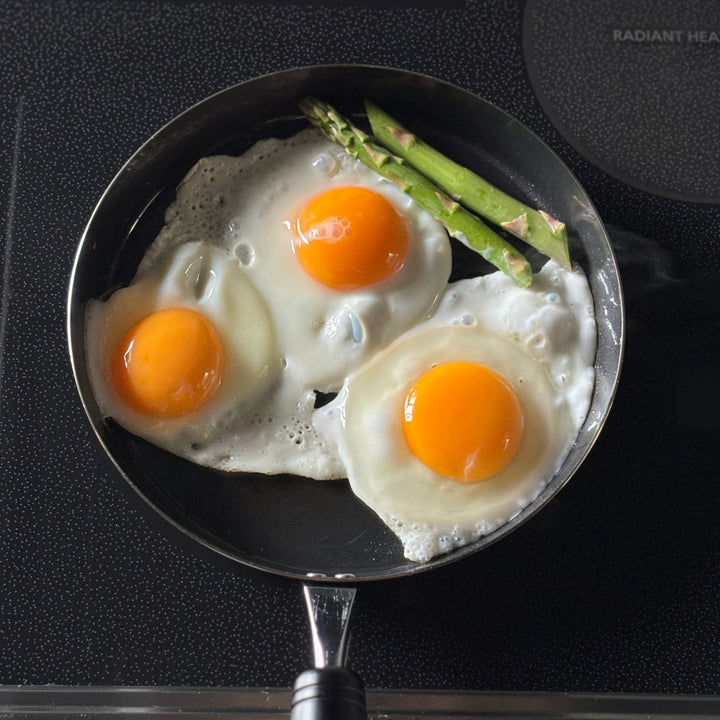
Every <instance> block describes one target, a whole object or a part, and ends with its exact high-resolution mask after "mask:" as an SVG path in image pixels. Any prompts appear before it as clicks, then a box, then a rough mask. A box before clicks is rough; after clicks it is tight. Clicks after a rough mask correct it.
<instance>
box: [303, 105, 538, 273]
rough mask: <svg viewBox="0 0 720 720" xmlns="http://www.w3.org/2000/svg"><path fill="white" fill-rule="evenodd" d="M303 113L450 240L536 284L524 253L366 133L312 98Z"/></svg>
mask: <svg viewBox="0 0 720 720" xmlns="http://www.w3.org/2000/svg"><path fill="white" fill-rule="evenodd" d="M300 109H301V110H302V112H303V113H305V115H306V116H307V117H308V119H309V120H310V122H311V123H312V124H313V125H315V126H316V127H318V128H320V130H321V131H322V132H323V134H324V135H325V136H326V137H328V138H329V139H330V140H333V141H334V142H337V143H339V144H340V145H342V146H343V147H344V148H345V150H346V151H347V152H348V153H349V154H350V155H352V156H353V157H355V158H357V159H358V160H360V161H362V162H363V163H364V164H365V165H367V166H368V167H370V168H371V169H373V170H375V171H376V172H377V173H379V174H380V175H382V176H383V177H385V178H387V179H388V180H390V181H392V182H393V183H395V184H396V185H397V186H398V187H400V188H401V189H402V190H403V191H404V192H406V193H407V194H408V195H409V196H410V197H412V198H413V199H414V200H415V201H416V202H417V203H418V205H420V206H421V207H422V208H424V209H425V210H427V211H428V212H429V213H430V214H431V215H433V217H435V218H436V219H437V220H438V221H439V222H441V223H442V224H443V225H444V226H445V228H446V229H447V231H448V233H449V234H450V235H452V236H453V237H456V238H459V239H460V240H466V241H467V244H468V245H469V246H470V247H472V248H473V249H474V250H476V251H477V252H478V253H479V254H480V255H481V256H482V257H483V258H485V259H486V260H487V261H488V262H490V263H492V264H493V265H494V266H495V267H497V268H498V269H499V270H502V271H503V272H504V273H506V274H507V275H509V276H510V277H512V278H513V280H514V281H515V282H516V283H517V284H518V285H519V286H521V287H528V286H529V285H530V284H531V283H532V269H531V267H530V263H529V262H528V261H527V260H526V259H525V257H524V256H523V255H522V253H520V252H519V251H518V250H516V249H515V248H514V247H513V246H512V245H510V244H509V243H508V242H507V241H506V240H504V239H503V238H502V237H500V236H499V235H498V234H497V233H495V232H494V231H493V230H492V229H491V228H489V227H488V226H487V225H486V224H485V223H484V222H483V221H482V220H480V219H479V218H478V217H476V216H475V215H473V214H472V213H470V212H468V211H467V210H466V209H465V208H463V207H462V206H461V205H460V204H459V203H457V202H456V201H455V200H453V199H452V198H450V197H448V196H447V195H446V194H445V193H443V192H442V191H441V190H440V189H439V188H437V187H436V186H435V185H434V184H433V183H432V182H430V181H429V180H428V179H427V178H425V177H424V176H423V175H422V174H421V173H419V172H418V171H417V170H415V169H414V168H413V167H412V166H411V165H409V164H407V163H406V162H404V161H403V160H402V159H401V158H399V157H396V156H394V155H392V154H391V153H389V152H388V151H387V150H386V149H385V148H383V147H381V146H379V145H377V144H375V143H374V142H372V140H371V138H370V137H369V136H368V135H367V134H366V133H365V132H363V131H362V130H360V129H359V128H357V127H355V126H354V125H352V124H351V123H350V121H348V120H347V119H346V118H344V117H343V116H342V115H341V114H340V113H339V112H338V111H337V110H336V109H335V108H334V107H332V106H331V105H328V104H327V103H325V102H322V101H321V100H317V99H316V98H309V97H308V98H304V99H303V100H301V101H300Z"/></svg>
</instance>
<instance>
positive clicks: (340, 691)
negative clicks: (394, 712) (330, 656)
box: [290, 667, 367, 720]
mask: <svg viewBox="0 0 720 720" xmlns="http://www.w3.org/2000/svg"><path fill="white" fill-rule="evenodd" d="M290 720H367V709H366V706H365V687H364V685H363V682H362V680H361V679H360V677H359V676H358V675H356V674H355V673H354V672H352V671H350V670H348V669H347V668H344V667H326V668H314V669H312V670H306V671H305V672H303V673H301V674H300V675H299V676H298V678H297V680H295V685H294V687H293V696H292V708H291V710H290Z"/></svg>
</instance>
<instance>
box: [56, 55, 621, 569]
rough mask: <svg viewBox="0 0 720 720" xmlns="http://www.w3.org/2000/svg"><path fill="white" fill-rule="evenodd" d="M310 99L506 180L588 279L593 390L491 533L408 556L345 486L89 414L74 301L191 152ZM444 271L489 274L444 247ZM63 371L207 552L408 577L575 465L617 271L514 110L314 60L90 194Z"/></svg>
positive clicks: (167, 509)
mask: <svg viewBox="0 0 720 720" xmlns="http://www.w3.org/2000/svg"><path fill="white" fill-rule="evenodd" d="M305 95H315V96H318V97H321V98H323V99H326V100H328V101H329V102H331V103H333V104H336V105H337V106H338V107H339V108H340V109H341V110H343V111H344V112H345V113H346V114H348V115H351V116H353V117H355V118H356V119H357V120H358V121H359V122H360V123H362V120H363V118H362V101H363V99H364V98H370V99H373V100H374V101H375V102H377V103H378V104H379V105H381V106H383V107H385V108H386V109H387V110H388V111H390V112H391V113H393V114H395V115H396V116H398V117H400V118H405V119H407V120H406V121H407V122H408V123H409V122H412V125H413V127H414V128H415V129H416V130H417V132H418V134H421V135H422V136H424V137H425V138H426V139H428V140H429V141H430V142H431V143H433V144H435V145H436V146H437V147H438V148H439V149H441V150H444V151H445V152H447V153H448V154H449V155H451V156H454V157H458V158H462V159H463V163H464V164H466V165H468V166H470V167H471V168H473V169H475V170H476V171H477V172H479V173H480V174H482V175H484V176H485V177H487V178H488V179H489V180H490V181H491V182H493V183H495V184H497V185H498V186H500V187H501V188H503V189H504V190H506V191H508V192H510V193H511V194H513V195H516V196H518V197H520V198H522V199H525V200H526V201H528V202H529V203H530V204H533V205H536V206H539V207H543V208H545V209H547V210H548V211H549V212H550V213H551V214H553V215H555V216H556V217H560V218H563V219H565V221H566V222H567V224H568V226H569V228H570V236H571V237H570V242H571V252H572V254H573V257H574V258H575V259H577V260H579V261H580V262H581V263H582V264H583V266H584V268H585V270H586V272H587V273H588V277H589V279H590V282H591V288H592V292H593V296H594V299H595V303H596V309H597V316H598V354H597V361H596V374H597V378H598V380H597V387H596V391H595V395H594V398H593V402H592V406H591V409H590V413H589V416H588V420H587V421H586V423H585V425H584V427H583V429H582V430H581V433H580V436H579V438H578V441H577V443H576V446H575V447H574V449H573V450H572V452H571V454H570V456H569V457H568V458H567V460H566V461H565V463H564V465H563V466H562V468H561V469H560V472H559V473H558V474H557V475H556V476H555V477H554V478H553V479H552V480H551V481H550V482H549V483H548V485H547V487H546V488H545V490H544V492H543V493H542V494H541V496H540V497H539V498H538V500H536V501H535V502H534V503H533V504H532V505H531V506H529V507H528V508H526V509H525V510H523V511H522V512H521V513H519V515H518V516H516V517H515V518H514V519H513V520H511V521H510V522H509V523H507V524H506V525H505V526H503V527H501V528H500V529H498V530H497V531H496V532H495V533H493V534H492V535H489V536H487V537H485V538H481V539H480V540H478V541H477V542H475V543H473V544H471V545H468V546H467V547H465V548H461V549H459V550H456V551H454V552H453V553H451V554H450V555H447V556H441V557H438V558H435V559H434V560H432V561H431V562H429V563H426V564H423V565H418V564H416V563H412V562H410V561H408V560H406V559H405V558H404V557H403V553H402V547H401V546H400V543H399V542H398V541H397V540H396V538H395V536H394V535H393V534H392V533H391V531H390V530H389V529H388V528H387V527H386V526H385V525H384V524H383V523H382V522H381V521H380V520H379V519H378V518H377V517H376V516H375V514H374V513H373V512H372V511H370V510H369V509H368V508H366V507H365V506H364V505H363V504H362V503H360V502H359V501H358V500H356V499H355V497H354V496H353V494H352V492H351V491H350V489H349V487H348V485H347V482H345V481H340V482H317V481H313V480H309V479H306V478H299V477H291V476H272V477H268V476H264V475H257V474H241V475H238V474H229V473H222V472H218V471H213V470H208V469H206V468H201V467H198V466H197V465H194V464H192V463H189V462H186V461H184V460H181V459H179V458H177V457H175V456H173V455H171V454H169V453H166V452H164V451H162V450H159V449H158V448H156V447H154V446H152V445H150V444H148V443H146V442H144V441H143V440H141V439H139V438H137V437H135V436H133V435H131V434H130V433H128V432H126V431H125V430H123V429H122V428H120V427H119V426H117V425H116V424H114V423H113V422H112V421H111V420H106V419H104V418H102V417H101V416H100V413H99V411H98V409H97V405H96V403H95V400H94V397H93V394H92V391H91V389H90V385H89V381H88V375H87V368H86V365H85V352H84V314H85V307H86V304H87V302H88V301H89V300H90V299H93V298H100V297H104V296H107V295H108V294H109V293H110V292H112V290H114V289H115V288H117V287H120V286H122V285H124V284H126V283H127V282H128V281H129V280H130V279H131V278H132V276H133V275H134V272H135V269H136V268H137V265H138V263H139V260H140V258H141V257H142V254H143V252H144V250H145V249H146V248H147V246H148V245H149V244H150V243H151V242H152V240H153V239H154V238H155V236H156V235H157V232H158V231H159V230H160V228H161V226H162V223H163V217H164V211H165V209H166V208H167V207H168V205H169V204H170V202H172V199H173V197H174V188H175V187H176V185H177V184H178V182H179V181H180V180H181V179H182V177H183V176H184V174H185V173H186V172H187V171H188V170H189V169H190V168H191V167H192V166H193V165H194V163H195V162H196V161H197V160H198V159H199V158H201V157H203V156H207V155H211V154H217V153H228V154H237V153H242V152H243V151H244V150H246V149H247V148H249V147H250V146H251V145H252V144H253V142H255V141H256V140H259V139H262V138H265V137H270V136H276V137H286V136H289V135H292V134H294V133H295V132H297V131H298V130H300V129H301V128H303V127H306V122H305V121H304V119H302V118H301V117H300V114H299V113H298V110H297V101H298V100H299V99H300V98H302V97H304V96H305ZM454 253H455V255H454V269H453V277H452V279H457V278H459V277H463V276H471V275H476V274H480V273H483V272H487V271H488V267H487V266H485V265H484V263H483V262H482V261H481V260H480V259H479V258H478V257H477V256H476V255H474V254H473V253H471V252H469V251H466V250H464V249H463V248H461V247H459V248H456V249H455V250H454ZM68 332H69V342H70V353H71V359H72V362H73V369H74V372H75V377H76V381H77V385H78V389H79V392H80V395H81V399H82V401H83V404H84V406H85V409H86V412H87V414H88V417H89V419H90V421H91V424H92V426H93V428H94V430H95V432H96V434H97V436H98V438H99V440H100V442H101V444H102V445H103V447H104V448H105V450H106V451H107V453H108V455H109V456H110V458H111V459H112V460H113V462H114V463H115V465H116V466H117V468H118V470H119V471H120V473H121V474H122V475H123V477H124V478H125V480H126V481H127V482H128V483H129V484H130V485H131V486H132V487H133V488H134V489H135V490H136V491H137V493H138V495H139V496H140V498H142V500H143V501H145V502H147V503H148V504H149V505H150V506H151V507H152V508H153V509H154V510H155V511H156V513H155V515H156V516H157V517H162V518H164V521H169V522H170V523H172V524H173V525H175V526H176V527H177V528H179V529H181V530H182V531H183V532H184V533H186V534H187V535H188V536H190V537H191V538H192V539H193V540H196V541H198V542H200V543H202V544H204V545H205V546H207V547H209V548H211V549H212V550H214V551H216V552H219V553H221V554H223V555H225V556H227V557H229V558H231V559H232V560H236V561H238V562H240V563H244V564H246V565H250V566H253V567H257V568H259V569H262V570H268V571H271V572H274V573H278V574H281V575H287V576H291V577H298V578H306V577H308V576H309V575H310V576H313V577H320V578H325V577H327V578H328V579H329V580H332V581H334V582H338V581H346V580H347V581H357V580H368V579H376V578H383V577H394V576H400V575H406V574H410V573H414V572H418V571H421V570H426V569H429V568H432V567H436V566H438V565H441V564H444V563H446V562H450V561H454V560H456V559H459V558H461V557H464V556H466V555H467V554H469V553H472V552H475V551H477V550H478V549H480V548H481V547H484V546H485V545H487V544H488V543H490V542H493V541H495V540H497V539H499V538H500V537H502V536H504V535H505V534H506V533H507V532H509V531H510V530H512V529H513V528H514V527H516V526H517V525H518V524H519V523H520V522H522V521H523V520H524V519H525V518H527V517H528V516H529V515H531V514H532V513H533V512H535V510H536V509H537V508H539V507H540V506H542V505H543V504H544V503H545V502H546V501H547V500H548V499H549V498H550V497H551V496H552V495H553V494H554V493H555V492H556V491H557V490H558V489H559V488H560V487H561V486H562V485H563V484H564V483H565V482H566V481H567V480H568V479H569V477H570V476H571V475H572V474H573V472H574V471H575V469H576V468H577V466H578V465H579V464H580V463H581V462H582V460H583V459H584V457H585V455H586V454H587V452H588V451H589V449H590V447H591V446H592V444H593V442H594V440H595V438H596V437H597V434H598V433H599V432H600V429H601V427H602V424H603V422H604V419H605V416H606V415H607V412H608V410H609V408H610V405H611V403H612V398H613V394H614V391H615V386H616V382H617V376H618V372H619V368H620V363H621V355H622V342H623V308H622V294H621V289H620V282H619V278H618V275H617V268H616V266H615V261H614V258H613V254H612V250H611V248H610V245H609V242H608V239H607V236H606V233H605V231H604V228H603V226H602V223H601V222H600V220H599V218H598V217H597V214H596V213H595V211H594V209H593V207H592V204H591V202H590V200H589V199H588V198H587V196H586V194H585V192H584V191H583V189H582V188H581V187H580V185H579V184H578V182H577V181H576V180H575V178H574V177H573V176H572V174H571V173H570V172H569V171H568V170H567V168H566V167H565V166H564V165H563V164H562V163H561V161H560V160H559V159H558V158H557V157H556V156H555V155H554V154H553V153H552V152H551V151H550V150H549V149H548V148H547V147H546V146H545V145H544V144H543V143H542V142H541V141H539V140H538V139H537V138H536V137H535V136H534V135H533V134H532V133H530V132H529V131H528V130H526V129H525V128H524V127H523V126H522V125H520V124H519V123H518V122H517V121H515V120H513V119H512V118H511V117H509V116H508V115H506V114H505V113H504V112H502V111H500V110H499V109H497V108H496V107H494V106H492V105H490V104H489V103H487V102H485V101H483V100H481V99H479V98H477V97H476V96H474V95H472V94H471V93H468V92H467V91H464V90H462V89H459V88H457V87H455V86H452V85H449V84H447V83H445V82H442V81H439V80H435V79H433V78H429V77H426V76H423V75H417V74H413V73H407V72H404V71H400V70H391V69H386V68H376V67H367V66H320V67H312V68H300V69H296V70H290V71H285V72H281V73H276V74H273V75H268V76H264V77H261V78H258V79H255V80H252V81H249V82H247V83H243V84H241V85H237V86H234V87H231V88H229V89H227V90H225V91H222V92H221V93H218V94H217V95H214V96H212V97H210V98H208V99H207V100H205V101H203V102H201V103H199V104H198V105H196V106H194V107H192V108H190V109H189V110H188V111H186V112H185V113H183V114H182V115H180V116H178V117H177V118H176V119H174V120H173V121H171V122H170V123H169V124H168V125H166V126H165V127H164V128H162V129H161V130H160V131H159V132H158V133H156V134H155V135H154V136H153V137H151V138H150V139H149V140H148V141H147V143H146V144H145V145H143V146H142V147H141V148H140V149H139V150H138V151H137V152H136V154H135V155H134V156H133V157H132V158H131V159H130V160H129V161H128V162H127V163H126V165H125V166H124V167H123V168H122V169H121V170H120V172H119V173H118V175H117V176H116V177H115V179H114V180H113V182H112V183H111V184H110V186H109V187H108V189H107V190H106V192H105V194H104V195H103V197H102V198H101V200H100V201H99V203H98V205H97V207H96V209H95V211H94V213H93V215H92V217H91V219H90V221H89V223H88V226H87V228H86V231H85V233H84V235H83V238H82V241H81V243H80V246H79V248H78V252H77V256H76V262H75V268H74V271H73V277H72V280H71V286H70V293H69V305H68Z"/></svg>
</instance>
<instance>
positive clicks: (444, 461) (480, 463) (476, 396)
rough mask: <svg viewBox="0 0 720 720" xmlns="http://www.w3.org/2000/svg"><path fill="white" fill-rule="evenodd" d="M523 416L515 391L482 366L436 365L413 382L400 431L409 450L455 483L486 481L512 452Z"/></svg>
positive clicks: (505, 463)
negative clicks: (403, 434)
mask: <svg viewBox="0 0 720 720" xmlns="http://www.w3.org/2000/svg"><path fill="white" fill-rule="evenodd" d="M523 427H524V420H523V414H522V409H521V407H520V402H519V401H518V398H517V396H516V394H515V391H514V390H513V389H512V387H510V385H509V383H508V382H507V381H506V380H505V379H504V378H503V377H501V376H500V375H498V374H497V373H496V372H494V371H493V370H490V368H487V367H485V366H484V365H479V364H477V363H472V362H464V361H461V362H449V363H444V364H442V365H438V366H436V367H434V368H432V369H431V370H429V371H428V372H426V373H425V374H424V375H422V376H421V377H420V379H419V380H418V381H417V382H416V383H415V385H413V387H412V388H411V390H410V392H409V393H408V394H407V397H406V399H405V406H404V422H403V430H404V433H405V439H406V441H407V443H408V446H409V447H410V449H411V451H412V452H413V454H414V455H415V456H416V457H417V458H418V459H419V460H421V461H422V462H423V463H425V465H427V466H428V467H430V468H431V469H433V470H435V472H437V473H439V474H441V475H444V476H445V477H448V478H451V479H453V480H457V481H459V482H477V481H480V480H486V479H487V478H489V477H492V476H493V475H495V474H496V473H498V472H500V470H502V469H503V468H504V467H505V466H506V465H507V464H508V463H509V462H510V461H511V460H512V459H513V457H514V456H515V453H516V452H517V450H518V448H519V447H520V442H521V440H522V435H523Z"/></svg>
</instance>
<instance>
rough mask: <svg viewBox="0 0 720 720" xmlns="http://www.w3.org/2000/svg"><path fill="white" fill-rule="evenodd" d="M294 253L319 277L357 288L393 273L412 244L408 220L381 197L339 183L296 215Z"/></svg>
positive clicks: (338, 285) (340, 286)
mask: <svg viewBox="0 0 720 720" xmlns="http://www.w3.org/2000/svg"><path fill="white" fill-rule="evenodd" d="M294 230H295V233H296V235H297V241H296V242H295V243H294V247H295V251H296V253H297V256H298V258H299V259H300V262H301V264H302V266H303V267H304V268H305V270H306V271H307V272H308V273H309V274H310V275H311V276H312V277H314V278H315V279H316V280H319V281H320V282H321V283H323V284H325V285H328V286H329V287H331V288H335V289H336V290H354V289H357V288H360V287H365V286H367V285H372V284H374V283H377V282H379V281H381V280H384V279H385V278H387V277H389V276H390V275H392V274H393V273H394V272H396V271H397V270H398V269H399V268H400V267H401V266H402V264H403V263H404V261H405V255H406V254H407V248H408V230H407V226H406V224H405V220H404V218H403V217H402V215H400V213H399V212H398V211H397V210H396V209H395V207H394V206H393V205H392V204H391V203H390V202H389V201H388V200H387V199H386V198H385V197H383V196H382V195H380V194H379V193H376V192H373V191H372V190H368V189H366V188H361V187H339V188H334V189H332V190H328V191H327V192H324V193H322V194H321V195H318V196H317V197H316V198H314V199H313V200H311V201H310V202H309V203H308V204H307V205H305V207H303V208H302V210H301V211H300V212H299V213H298V214H297V216H296V217H295V219H294Z"/></svg>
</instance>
